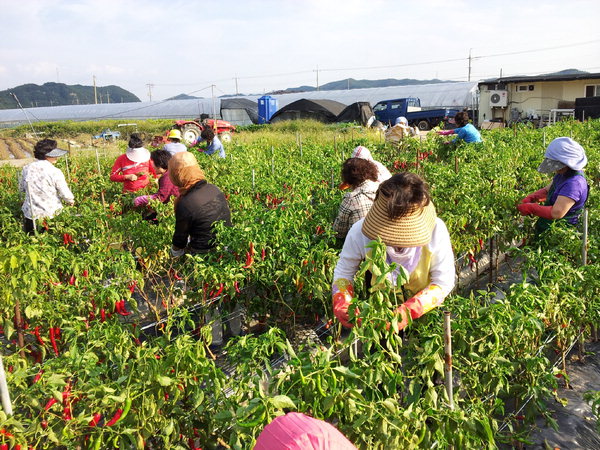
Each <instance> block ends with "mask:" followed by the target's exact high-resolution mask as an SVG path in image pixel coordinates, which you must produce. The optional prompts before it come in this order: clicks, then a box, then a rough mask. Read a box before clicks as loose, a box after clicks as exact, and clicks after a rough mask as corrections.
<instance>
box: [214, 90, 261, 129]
mask: <svg viewBox="0 0 600 450" xmlns="http://www.w3.org/2000/svg"><path fill="white" fill-rule="evenodd" d="M221 118H222V119H223V120H226V121H227V122H230V123H232V124H233V125H250V124H252V123H258V103H257V102H255V101H254V102H253V101H252V100H249V99H247V98H240V97H237V98H222V99H221Z"/></svg>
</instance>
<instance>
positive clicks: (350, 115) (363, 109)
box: [336, 102, 375, 126]
mask: <svg viewBox="0 0 600 450" xmlns="http://www.w3.org/2000/svg"><path fill="white" fill-rule="evenodd" d="M374 116H375V114H374V113H373V108H371V105H370V104H369V102H354V103H352V104H351V105H348V106H346V107H345V108H344V110H343V111H342V112H341V113H339V114H338V116H337V119H336V121H337V122H358V123H360V124H361V125H362V126H366V125H367V124H368V123H369V119H371V117H374Z"/></svg>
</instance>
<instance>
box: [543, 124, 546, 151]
mask: <svg viewBox="0 0 600 450" xmlns="http://www.w3.org/2000/svg"><path fill="white" fill-rule="evenodd" d="M543 135H544V148H546V129H545V128H544V132H543Z"/></svg>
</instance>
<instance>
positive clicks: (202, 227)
mask: <svg viewBox="0 0 600 450" xmlns="http://www.w3.org/2000/svg"><path fill="white" fill-rule="evenodd" d="M168 170H169V176H170V178H171V181H172V182H173V184H174V185H175V186H177V187H178V188H179V197H178V198H177V199H176V200H175V232H174V233H173V245H172V247H171V254H172V255H173V256H175V257H178V256H181V255H183V254H184V253H185V252H188V253H191V254H196V253H206V252H208V251H210V249H211V248H213V247H214V246H215V242H214V240H215V238H216V235H215V231H214V229H213V225H214V224H215V223H216V222H219V221H224V222H225V224H226V225H228V226H230V225H231V213H230V211H229V204H228V203H227V200H226V199H225V195H223V193H222V192H221V191H220V190H219V188H218V187H216V186H215V185H213V184H210V183H207V182H206V178H205V176H204V172H203V171H202V169H201V168H200V166H199V165H198V161H197V160H196V158H195V156H194V155H192V154H191V153H190V152H179V153H176V154H175V155H174V156H173V157H171V159H170V160H169V167H168Z"/></svg>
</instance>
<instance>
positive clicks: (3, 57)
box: [0, 0, 600, 101]
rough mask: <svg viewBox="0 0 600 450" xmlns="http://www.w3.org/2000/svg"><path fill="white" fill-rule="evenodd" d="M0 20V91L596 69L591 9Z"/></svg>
mask: <svg viewBox="0 0 600 450" xmlns="http://www.w3.org/2000/svg"><path fill="white" fill-rule="evenodd" d="M0 16H1V17H2V19H3V20H2V31H1V32H0V37H1V38H0V90H4V89H10V88H12V87H15V86H18V85H21V84H26V83H35V84H43V83H45V82H60V83H66V84H82V85H88V86H91V85H92V84H93V79H94V77H95V79H96V84H97V86H107V85H117V86H120V87H122V88H124V89H126V90H128V91H130V92H133V93H134V94H135V95H137V96H138V97H139V98H140V99H141V100H142V101H148V100H150V99H151V100H152V101H158V100H164V99H166V98H169V97H172V96H175V95H178V94H182V93H185V94H190V95H194V96H198V97H211V95H216V96H219V95H223V94H235V93H238V92H239V93H240V94H263V93H265V92H270V91H273V90H278V89H285V88H287V87H296V86H301V85H311V86H316V85H317V80H318V83H319V85H322V84H324V83H327V82H330V81H336V80H343V79H347V78H354V79H383V78H416V79H432V78H439V79H443V80H456V81H467V80H468V76H469V54H471V57H472V58H471V81H478V80H482V79H486V78H492V77H498V76H500V75H501V74H502V75H503V76H512V75H536V74H540V73H548V72H554V71H558V70H563V69H569V68H575V69H579V70H585V71H588V72H600V28H598V26H597V23H598V20H599V19H600V1H598V0H570V1H565V0H561V1H556V0H546V1H543V2H542V1H539V0H538V1H526V0H521V1H516V0H506V1H496V2H488V1H468V0H454V1H451V2H450V1H441V0H421V1H403V0H391V1H388V0H360V1H359V0H263V1H260V0H239V1H233V0H219V1H212V0H204V1H201V0H71V1H67V0H21V1H18V0H0ZM236 84H237V87H236ZM100 92H101V90H100Z"/></svg>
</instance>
